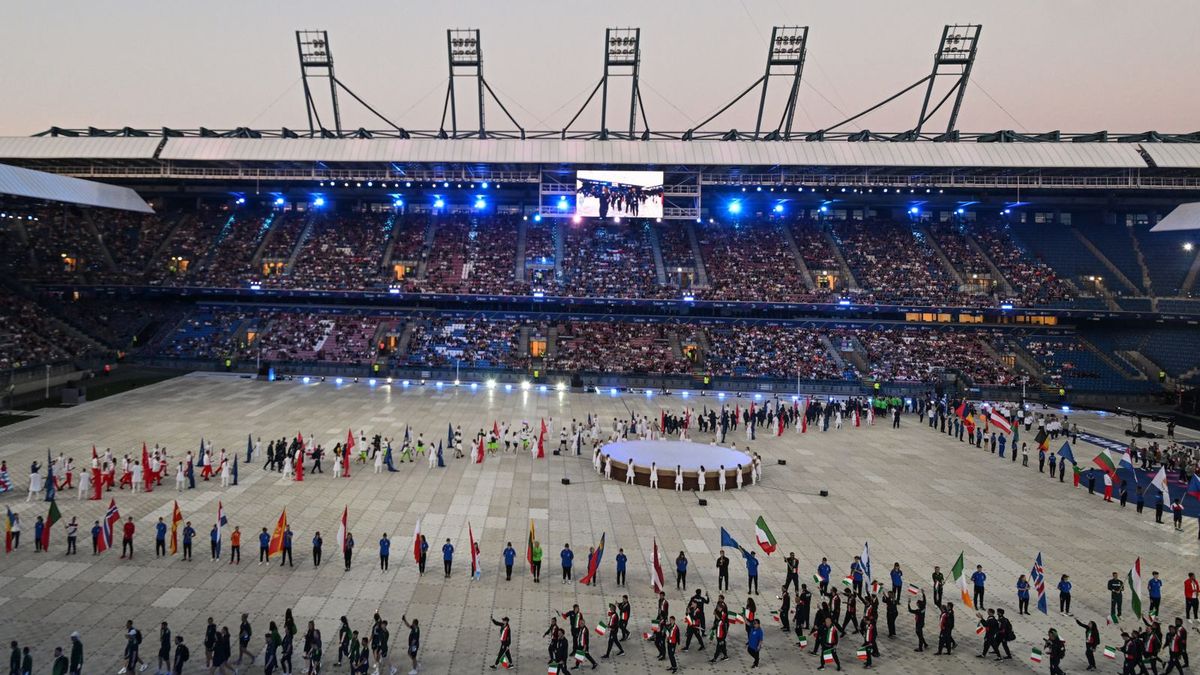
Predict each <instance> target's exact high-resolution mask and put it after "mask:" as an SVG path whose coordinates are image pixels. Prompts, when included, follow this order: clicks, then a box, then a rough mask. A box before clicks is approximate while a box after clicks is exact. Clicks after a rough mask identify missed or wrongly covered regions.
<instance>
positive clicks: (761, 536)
mask: <svg viewBox="0 0 1200 675" xmlns="http://www.w3.org/2000/svg"><path fill="white" fill-rule="evenodd" d="M754 538H755V539H757V540H758V545H759V546H760V547H761V548H762V550H763V551H766V553H767V555H771V554H772V553H774V552H775V535H773V534H771V528H769V527H767V521H766V520H764V519H763V517H762V516H759V517H758V520H756V521H754Z"/></svg>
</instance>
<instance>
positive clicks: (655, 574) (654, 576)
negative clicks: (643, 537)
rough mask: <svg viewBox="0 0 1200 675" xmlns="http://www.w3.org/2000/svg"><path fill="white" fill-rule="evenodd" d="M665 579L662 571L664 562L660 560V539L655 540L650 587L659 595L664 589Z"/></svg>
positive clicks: (651, 561)
mask: <svg viewBox="0 0 1200 675" xmlns="http://www.w3.org/2000/svg"><path fill="white" fill-rule="evenodd" d="M663 583H664V577H663V570H662V561H660V560H659V559H658V539H657V538H656V539H655V540H654V557H653V558H651V560H650V587H651V588H653V589H654V592H655V593H659V592H661V591H662V589H663Z"/></svg>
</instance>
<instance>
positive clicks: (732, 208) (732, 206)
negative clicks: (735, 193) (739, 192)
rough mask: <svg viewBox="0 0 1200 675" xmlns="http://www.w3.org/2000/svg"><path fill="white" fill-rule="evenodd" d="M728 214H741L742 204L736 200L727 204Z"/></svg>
mask: <svg viewBox="0 0 1200 675" xmlns="http://www.w3.org/2000/svg"><path fill="white" fill-rule="evenodd" d="M729 212H730V213H732V214H734V215H737V214H739V213H741V212H742V203H741V202H740V201H738V200H736V199H735V200H733V201H731V202H729Z"/></svg>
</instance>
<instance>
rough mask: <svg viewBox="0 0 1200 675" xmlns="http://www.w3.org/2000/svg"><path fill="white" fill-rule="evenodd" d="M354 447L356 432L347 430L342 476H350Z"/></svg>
mask: <svg viewBox="0 0 1200 675" xmlns="http://www.w3.org/2000/svg"><path fill="white" fill-rule="evenodd" d="M353 449H354V432H353V431H352V430H350V429H347V430H346V451H345V452H343V453H342V476H344V477H346V478H349V477H350V451H351V450H353Z"/></svg>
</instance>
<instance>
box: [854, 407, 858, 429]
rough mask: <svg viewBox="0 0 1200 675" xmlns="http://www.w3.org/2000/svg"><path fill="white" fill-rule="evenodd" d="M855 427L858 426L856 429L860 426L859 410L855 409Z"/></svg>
mask: <svg viewBox="0 0 1200 675" xmlns="http://www.w3.org/2000/svg"><path fill="white" fill-rule="evenodd" d="M854 426H856V427H857V426H859V420H858V408H855V409H854Z"/></svg>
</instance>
